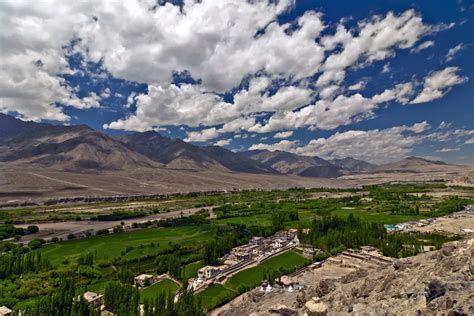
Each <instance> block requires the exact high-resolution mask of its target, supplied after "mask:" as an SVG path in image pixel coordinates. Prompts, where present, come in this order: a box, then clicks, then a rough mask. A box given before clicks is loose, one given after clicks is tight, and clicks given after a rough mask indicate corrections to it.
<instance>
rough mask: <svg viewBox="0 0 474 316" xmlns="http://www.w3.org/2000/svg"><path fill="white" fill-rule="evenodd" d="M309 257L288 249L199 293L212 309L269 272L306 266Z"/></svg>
mask: <svg viewBox="0 0 474 316" xmlns="http://www.w3.org/2000/svg"><path fill="white" fill-rule="evenodd" d="M308 263H310V262H309V261H308V259H306V258H304V257H303V256H301V255H300V254H299V253H297V252H295V251H287V252H285V253H282V254H280V255H278V256H275V257H272V258H270V259H267V260H265V261H263V262H262V263H260V264H259V265H258V266H256V267H253V268H249V269H245V270H243V271H240V272H239V273H237V274H235V275H233V276H232V277H230V279H228V280H227V282H226V283H225V284H224V285H221V284H214V285H212V286H210V287H209V288H207V289H205V290H204V291H202V292H200V293H198V294H197V296H198V297H200V298H201V299H202V304H203V306H204V307H205V308H206V309H212V308H214V307H217V306H219V305H221V304H223V303H225V302H227V301H230V300H231V299H233V298H234V297H236V296H237V295H239V293H242V292H244V291H245V290H248V289H251V288H254V287H256V286H258V285H259V284H260V283H261V282H262V280H264V279H265V277H266V275H267V274H269V273H270V274H271V273H274V274H273V275H276V274H278V275H283V274H286V273H289V272H292V271H295V270H297V269H299V268H301V267H303V266H306V265H307V264H308Z"/></svg>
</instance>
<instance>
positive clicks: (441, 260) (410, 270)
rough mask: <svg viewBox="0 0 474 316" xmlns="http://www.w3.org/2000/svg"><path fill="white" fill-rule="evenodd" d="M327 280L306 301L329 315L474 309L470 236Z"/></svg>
mask: <svg viewBox="0 0 474 316" xmlns="http://www.w3.org/2000/svg"><path fill="white" fill-rule="evenodd" d="M328 284H329V285H328V286H325V288H327V290H325V291H324V292H322V294H323V295H322V296H321V301H320V302H319V303H316V304H308V305H309V306H310V307H311V306H313V307H315V309H319V310H324V311H326V312H327V314H328V315H349V314H350V315H474V239H470V240H465V241H459V242H453V243H449V244H446V245H444V246H443V247H442V249H441V250H439V251H434V252H428V253H424V254H421V255H418V256H416V257H411V258H406V259H401V260H398V261H395V262H394V264H393V265H392V266H389V267H387V268H384V269H382V270H379V271H376V272H373V273H370V274H364V273H363V272H362V273H360V274H359V276H358V275H357V274H354V275H353V276H352V277H348V278H346V279H343V280H342V281H341V282H329V283H328ZM311 312H312V311H308V315H316V314H312V313H311ZM317 315H321V314H317Z"/></svg>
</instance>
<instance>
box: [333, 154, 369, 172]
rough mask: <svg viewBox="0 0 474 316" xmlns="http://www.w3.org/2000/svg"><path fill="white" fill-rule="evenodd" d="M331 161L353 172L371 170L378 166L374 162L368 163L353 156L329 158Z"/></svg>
mask: <svg viewBox="0 0 474 316" xmlns="http://www.w3.org/2000/svg"><path fill="white" fill-rule="evenodd" d="M329 162H331V163H332V164H334V165H336V166H339V167H341V168H344V169H347V170H349V171H351V172H369V171H373V170H375V168H377V166H376V165H374V164H371V163H368V162H366V161H363V160H358V159H354V158H352V157H346V158H342V159H332V160H329Z"/></svg>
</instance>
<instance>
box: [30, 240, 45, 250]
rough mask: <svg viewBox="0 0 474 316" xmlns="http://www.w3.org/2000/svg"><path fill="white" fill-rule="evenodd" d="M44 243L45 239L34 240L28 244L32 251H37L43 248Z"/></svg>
mask: <svg viewBox="0 0 474 316" xmlns="http://www.w3.org/2000/svg"><path fill="white" fill-rule="evenodd" d="M44 243H45V241H44V240H43V239H33V240H32V241H30V242H29V243H28V247H30V248H31V249H32V250H35V249H38V248H41V246H43V244H44Z"/></svg>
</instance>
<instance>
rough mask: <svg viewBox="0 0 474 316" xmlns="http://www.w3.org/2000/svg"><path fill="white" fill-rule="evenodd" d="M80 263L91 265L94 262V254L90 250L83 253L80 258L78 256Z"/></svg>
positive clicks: (78, 262)
mask: <svg viewBox="0 0 474 316" xmlns="http://www.w3.org/2000/svg"><path fill="white" fill-rule="evenodd" d="M77 264H78V265H87V266H91V265H93V264H94V254H93V253H92V252H88V253H86V254H81V255H80V256H79V258H77Z"/></svg>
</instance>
